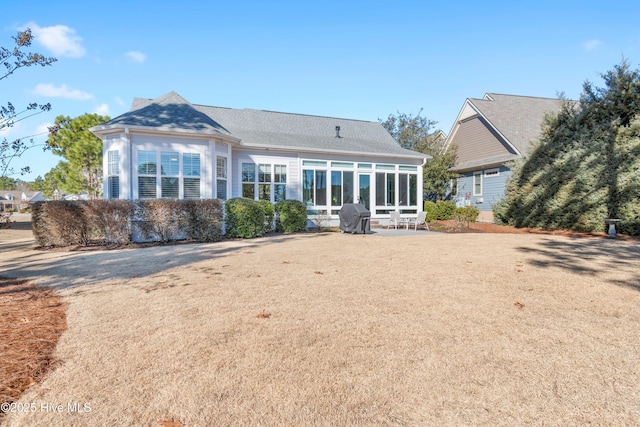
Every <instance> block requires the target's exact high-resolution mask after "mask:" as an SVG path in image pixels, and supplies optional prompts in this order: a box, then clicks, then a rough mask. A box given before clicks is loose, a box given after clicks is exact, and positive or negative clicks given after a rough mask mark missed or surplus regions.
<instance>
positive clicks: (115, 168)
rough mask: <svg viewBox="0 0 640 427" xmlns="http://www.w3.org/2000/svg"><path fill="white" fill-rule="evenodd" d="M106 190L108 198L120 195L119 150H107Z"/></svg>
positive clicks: (115, 197)
mask: <svg viewBox="0 0 640 427" xmlns="http://www.w3.org/2000/svg"><path fill="white" fill-rule="evenodd" d="M107 177H108V178H107V192H108V197H109V198H110V199H117V198H119V197H120V152H119V151H118V150H113V151H108V152H107Z"/></svg>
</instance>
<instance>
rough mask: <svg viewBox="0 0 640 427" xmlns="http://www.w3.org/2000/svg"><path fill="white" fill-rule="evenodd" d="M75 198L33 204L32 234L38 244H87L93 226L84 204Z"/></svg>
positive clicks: (48, 245) (45, 245)
mask: <svg viewBox="0 0 640 427" xmlns="http://www.w3.org/2000/svg"><path fill="white" fill-rule="evenodd" d="M85 204H86V202H83V201H75V200H55V201H50V202H38V203H35V204H34V206H33V210H32V213H31V215H32V216H31V221H32V223H33V227H32V230H33V235H34V237H35V239H36V242H37V243H38V245H39V246H42V247H50V246H70V245H87V244H88V243H89V241H90V239H91V231H92V229H93V226H92V224H91V222H90V221H89V220H88V219H87V215H86V213H85V209H84V205H85Z"/></svg>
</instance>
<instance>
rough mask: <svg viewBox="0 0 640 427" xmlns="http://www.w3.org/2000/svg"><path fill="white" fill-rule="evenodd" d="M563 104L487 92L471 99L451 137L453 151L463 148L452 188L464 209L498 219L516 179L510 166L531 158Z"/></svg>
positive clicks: (452, 130)
mask: <svg viewBox="0 0 640 427" xmlns="http://www.w3.org/2000/svg"><path fill="white" fill-rule="evenodd" d="M561 102H562V101H561V100H560V99H551V98H536V97H528V96H516V95H500V94H494V93H487V94H486V95H485V96H484V97H483V98H482V99H476V98H468V99H467V100H466V101H465V103H464V105H463V106H462V109H461V110H460V113H459V114H458V117H457V119H456V121H455V123H454V125H453V127H452V129H451V132H450V133H449V137H448V139H447V147H448V146H450V145H451V144H453V145H455V146H457V147H458V161H457V164H456V165H455V166H454V168H453V170H455V171H457V172H459V173H460V177H459V178H458V180H457V183H456V182H454V183H453V185H452V197H453V199H454V200H456V202H457V204H458V205H465V204H466V205H472V206H476V207H477V208H478V209H479V210H480V220H488V221H491V220H493V211H492V208H493V205H494V204H495V203H497V202H498V201H499V200H500V199H501V198H502V197H503V195H504V191H505V186H506V181H507V179H508V178H509V177H510V176H511V170H510V169H509V166H508V164H509V162H511V161H513V160H515V159H517V158H519V157H521V156H523V155H525V154H526V153H527V152H528V150H529V147H530V144H531V142H532V141H535V140H537V139H538V138H539V137H540V135H541V132H542V125H543V122H544V117H545V115H546V114H547V113H554V112H557V111H559V109H560V106H561Z"/></svg>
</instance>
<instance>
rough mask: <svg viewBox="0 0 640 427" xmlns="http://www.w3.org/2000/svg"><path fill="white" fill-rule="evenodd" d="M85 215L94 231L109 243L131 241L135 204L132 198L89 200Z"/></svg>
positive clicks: (85, 206) (120, 243)
mask: <svg viewBox="0 0 640 427" xmlns="http://www.w3.org/2000/svg"><path fill="white" fill-rule="evenodd" d="M83 209H84V215H85V218H86V220H87V221H88V223H89V227H90V228H92V230H93V232H94V233H95V234H96V235H98V236H102V237H104V240H105V242H107V243H116V244H118V245H124V244H127V243H130V242H131V216H132V215H133V212H134V209H135V205H134V204H133V202H132V201H130V200H89V201H88V202H86V203H85V204H84V206H83Z"/></svg>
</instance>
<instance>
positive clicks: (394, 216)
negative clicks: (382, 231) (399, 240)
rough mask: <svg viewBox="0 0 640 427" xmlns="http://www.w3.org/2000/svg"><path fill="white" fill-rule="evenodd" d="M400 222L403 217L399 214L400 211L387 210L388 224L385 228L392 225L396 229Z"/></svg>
mask: <svg viewBox="0 0 640 427" xmlns="http://www.w3.org/2000/svg"><path fill="white" fill-rule="evenodd" d="M402 222H403V219H402V217H401V216H400V212H398V211H393V212H389V224H387V229H389V228H391V227H392V226H393V228H395V229H396V230H397V229H398V225H400V224H401V223H402Z"/></svg>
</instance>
